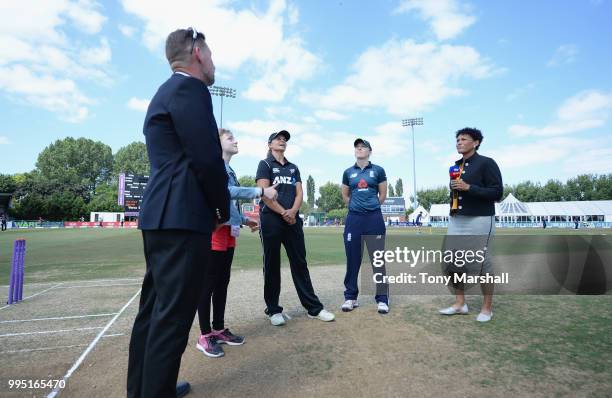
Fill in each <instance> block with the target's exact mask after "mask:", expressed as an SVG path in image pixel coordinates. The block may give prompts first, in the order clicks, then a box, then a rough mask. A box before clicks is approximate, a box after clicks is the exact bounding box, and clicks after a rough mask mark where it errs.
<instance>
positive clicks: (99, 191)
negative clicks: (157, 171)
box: [0, 137, 149, 221]
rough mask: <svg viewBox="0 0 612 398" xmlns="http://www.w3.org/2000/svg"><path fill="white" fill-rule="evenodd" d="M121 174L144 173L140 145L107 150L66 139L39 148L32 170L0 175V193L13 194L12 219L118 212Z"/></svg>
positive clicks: (101, 145) (145, 166)
mask: <svg viewBox="0 0 612 398" xmlns="http://www.w3.org/2000/svg"><path fill="white" fill-rule="evenodd" d="M122 172H124V173H135V174H145V175H146V174H148V173H149V159H148V156H147V150H146V146H145V144H144V143H142V142H133V143H131V144H129V145H127V146H125V147H122V148H121V149H119V150H118V151H117V153H115V154H113V153H112V150H111V147H110V146H108V145H106V144H104V143H102V142H100V141H94V140H90V139H87V138H76V139H75V138H72V137H67V138H64V139H61V140H57V141H55V142H54V143H52V144H51V145H49V146H47V147H46V148H45V149H43V150H42V152H41V153H40V154H39V155H38V158H37V161H36V167H35V169H34V170H32V171H30V172H27V173H18V174H13V175H8V174H0V192H3V193H12V194H13V208H11V209H9V215H10V216H11V217H13V218H15V219H20V220H35V219H38V218H39V217H42V218H43V219H45V220H50V221H62V220H78V219H79V218H80V217H85V218H87V219H89V213H90V212H91V211H123V208H122V207H121V206H119V205H118V204H117V191H118V189H117V188H118V185H117V184H118V175H119V173H122Z"/></svg>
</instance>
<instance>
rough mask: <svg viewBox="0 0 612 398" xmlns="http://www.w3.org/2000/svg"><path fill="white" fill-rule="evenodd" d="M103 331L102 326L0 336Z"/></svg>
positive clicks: (11, 334)
mask: <svg viewBox="0 0 612 398" xmlns="http://www.w3.org/2000/svg"><path fill="white" fill-rule="evenodd" d="M96 329H102V326H95V327H90V328H77V329H59V330H45V331H41V332H21V333H6V334H0V337H14V336H29V335H32V334H52V333H66V332H80V331H83V330H96Z"/></svg>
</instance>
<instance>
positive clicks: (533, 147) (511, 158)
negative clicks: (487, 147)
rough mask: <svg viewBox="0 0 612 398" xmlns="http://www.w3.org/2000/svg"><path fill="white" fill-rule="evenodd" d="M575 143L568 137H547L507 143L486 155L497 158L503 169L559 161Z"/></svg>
mask: <svg viewBox="0 0 612 398" xmlns="http://www.w3.org/2000/svg"><path fill="white" fill-rule="evenodd" d="M575 144H576V142H575V141H574V140H571V139H568V138H547V139H544V140H539V141H534V142H530V143H523V144H517V145H507V146H504V147H501V148H497V149H493V150H492V151H491V152H490V153H489V154H484V155H485V156H490V157H492V158H493V159H495V161H496V162H497V163H498V164H499V167H500V168H501V169H502V170H503V169H512V168H520V167H526V166H535V165H538V164H546V163H551V162H557V161H559V160H562V159H563V158H565V156H567V155H568V153H569V152H570V151H572V146H573V145H575Z"/></svg>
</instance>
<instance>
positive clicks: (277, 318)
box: [270, 312, 286, 326]
mask: <svg viewBox="0 0 612 398" xmlns="http://www.w3.org/2000/svg"><path fill="white" fill-rule="evenodd" d="M270 323H271V324H272V325H274V326H281V325H284V324H285V323H286V322H285V317H284V316H283V314H282V313H281V312H278V313H276V314H274V315H272V316H271V317H270Z"/></svg>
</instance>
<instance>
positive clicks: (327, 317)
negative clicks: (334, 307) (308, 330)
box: [308, 309, 336, 322]
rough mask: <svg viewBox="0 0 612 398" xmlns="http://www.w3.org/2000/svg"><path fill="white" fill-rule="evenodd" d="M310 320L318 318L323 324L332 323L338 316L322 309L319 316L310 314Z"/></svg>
mask: <svg viewBox="0 0 612 398" xmlns="http://www.w3.org/2000/svg"><path fill="white" fill-rule="evenodd" d="M308 318H312V319H315V318H316V319H319V320H321V321H323V322H331V321H333V320H334V319H336V316H335V315H334V314H332V313H331V312H329V311H327V310H326V309H322V310H321V311H320V312H319V313H318V314H317V315H310V314H308Z"/></svg>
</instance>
